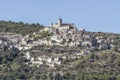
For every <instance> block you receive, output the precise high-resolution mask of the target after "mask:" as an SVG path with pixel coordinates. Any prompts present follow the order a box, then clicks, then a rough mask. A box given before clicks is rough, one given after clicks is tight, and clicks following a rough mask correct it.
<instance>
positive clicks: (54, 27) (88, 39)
mask: <svg viewBox="0 0 120 80" xmlns="http://www.w3.org/2000/svg"><path fill="white" fill-rule="evenodd" d="M118 40H119V38H118V36H116V34H112V35H111V33H102V32H89V31H86V30H85V29H83V28H81V29H77V27H76V25H75V24H74V23H63V21H62V19H61V18H59V19H58V22H57V23H51V24H50V26H48V27H44V28H42V29H40V30H39V31H37V32H33V33H32V34H27V35H24V36H23V35H21V34H17V33H10V32H7V33H5V32H1V33H0V52H1V53H2V52H3V51H4V50H14V51H20V52H22V53H23V57H24V58H25V59H26V60H25V64H26V65H27V66H30V67H34V66H36V67H38V68H43V70H44V71H45V72H46V74H47V75H49V74H50V73H53V72H55V73H59V74H60V75H64V74H65V73H67V72H69V69H71V68H73V69H74V68H76V65H78V62H79V60H81V59H82V58H83V57H86V55H89V54H92V53H95V54H98V55H100V54H101V52H103V53H104V52H107V53H109V51H110V50H115V49H116V50H117V51H120V49H119V48H116V47H118V46H117V44H116V42H117V41H118ZM91 62H93V61H91ZM105 62H106V61H104V62H102V64H104V65H105V64H106V63H105ZM99 65H100V64H99ZM0 66H1V67H2V66H3V65H2V64H1V65H0ZM72 73H73V74H77V73H78V72H77V70H75V71H72Z"/></svg>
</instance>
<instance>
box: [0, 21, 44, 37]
mask: <svg viewBox="0 0 120 80" xmlns="http://www.w3.org/2000/svg"><path fill="white" fill-rule="evenodd" d="M43 27H44V26H43V25H40V24H38V23H35V24H34V23H33V24H28V23H23V22H13V21H0V32H11V33H18V34H22V35H26V34H30V33H33V32H37V31H39V30H40V29H42V28H43Z"/></svg>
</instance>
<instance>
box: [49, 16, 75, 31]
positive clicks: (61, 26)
mask: <svg viewBox="0 0 120 80" xmlns="http://www.w3.org/2000/svg"><path fill="white" fill-rule="evenodd" d="M50 27H51V28H56V29H58V30H60V31H62V30H69V29H76V26H75V25H74V24H73V23H62V19H61V18H59V19H58V23H55V24H54V23H51V24H50Z"/></svg>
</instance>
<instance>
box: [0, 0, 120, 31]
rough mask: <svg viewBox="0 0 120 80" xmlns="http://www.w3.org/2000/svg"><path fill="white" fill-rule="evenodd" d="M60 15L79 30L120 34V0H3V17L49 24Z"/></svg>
mask: <svg viewBox="0 0 120 80" xmlns="http://www.w3.org/2000/svg"><path fill="white" fill-rule="evenodd" d="M59 17H61V18H62V19H63V22H64V23H74V24H75V25H76V26H77V28H78V29H80V28H84V29H86V31H95V32H98V31H99V32H113V33H120V0H0V20H6V21H8V20H11V21H15V22H19V21H23V22H25V23H26V22H27V23H40V24H42V25H45V26H49V25H50V23H56V22H57V20H58V18H59Z"/></svg>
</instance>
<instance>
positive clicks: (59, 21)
mask: <svg viewBox="0 0 120 80" xmlns="http://www.w3.org/2000/svg"><path fill="white" fill-rule="evenodd" d="M58 26H62V19H61V18H59V19H58Z"/></svg>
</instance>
